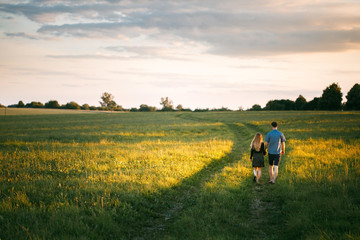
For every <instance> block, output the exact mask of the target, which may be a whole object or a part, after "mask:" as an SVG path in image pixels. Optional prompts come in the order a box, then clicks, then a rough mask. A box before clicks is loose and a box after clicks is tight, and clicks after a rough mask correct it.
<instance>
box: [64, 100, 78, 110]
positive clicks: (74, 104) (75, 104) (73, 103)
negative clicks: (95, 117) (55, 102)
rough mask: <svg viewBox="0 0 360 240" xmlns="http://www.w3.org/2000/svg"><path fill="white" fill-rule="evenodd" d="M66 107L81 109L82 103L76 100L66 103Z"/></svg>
mask: <svg viewBox="0 0 360 240" xmlns="http://www.w3.org/2000/svg"><path fill="white" fill-rule="evenodd" d="M65 108H66V109H81V107H80V105H79V104H77V103H76V102H73V101H72V102H69V103H67V104H66V105H65Z"/></svg>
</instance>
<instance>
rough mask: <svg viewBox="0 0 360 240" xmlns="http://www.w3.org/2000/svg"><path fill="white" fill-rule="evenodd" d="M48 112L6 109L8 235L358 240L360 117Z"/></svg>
mask: <svg viewBox="0 0 360 240" xmlns="http://www.w3.org/2000/svg"><path fill="white" fill-rule="evenodd" d="M41 113H42V115H39V114H36V115H24V114H21V112H19V113H17V114H14V115H7V116H6V118H4V117H3V116H0V130H1V135H0V164H1V169H0V176H1V177H0V181H1V185H0V239H26V238H28V239H289V238H293V239H358V238H360V211H359V206H360V200H359V199H360V194H359V191H358V189H360V188H359V183H360V181H359V180H360V177H359V176H360V157H359V156H360V152H359V149H360V148H359V147H360V141H359V135H360V129H359V126H360V113H359V112H209V113H112V114H106V113H93V114H64V113H63V114H56V115H49V114H46V111H42V112H41ZM274 120H276V121H278V122H279V125H280V126H279V129H280V130H281V131H283V132H284V134H285V135H286V137H287V140H288V141H287V151H286V155H285V156H284V157H283V159H282V161H281V164H280V169H279V178H278V181H277V184H275V185H269V184H268V183H267V180H268V173H267V164H266V167H265V168H264V169H263V176H262V179H261V182H260V184H258V185H257V184H254V183H253V182H252V177H251V176H252V169H251V162H250V161H249V144H250V141H251V139H252V138H253V136H254V135H255V133H256V132H257V131H259V132H261V133H262V134H263V135H264V136H265V134H266V133H267V132H268V131H270V130H271V129H270V127H269V124H270V122H271V121H274Z"/></svg>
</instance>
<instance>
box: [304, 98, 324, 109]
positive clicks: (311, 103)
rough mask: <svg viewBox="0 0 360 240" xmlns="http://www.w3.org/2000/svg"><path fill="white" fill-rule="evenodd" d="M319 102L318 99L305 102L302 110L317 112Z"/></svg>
mask: <svg viewBox="0 0 360 240" xmlns="http://www.w3.org/2000/svg"><path fill="white" fill-rule="evenodd" d="M319 101H320V98H318V97H315V98H314V99H313V100H311V101H309V102H307V103H306V104H305V105H304V108H303V109H304V110H319Z"/></svg>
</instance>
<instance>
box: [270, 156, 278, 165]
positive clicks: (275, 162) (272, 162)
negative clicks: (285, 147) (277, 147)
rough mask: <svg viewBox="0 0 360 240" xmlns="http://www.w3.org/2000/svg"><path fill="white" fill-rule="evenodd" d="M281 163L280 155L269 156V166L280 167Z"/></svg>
mask: <svg viewBox="0 0 360 240" xmlns="http://www.w3.org/2000/svg"><path fill="white" fill-rule="evenodd" d="M279 162H280V154H269V165H270V166H273V165H275V166H278V165H279Z"/></svg>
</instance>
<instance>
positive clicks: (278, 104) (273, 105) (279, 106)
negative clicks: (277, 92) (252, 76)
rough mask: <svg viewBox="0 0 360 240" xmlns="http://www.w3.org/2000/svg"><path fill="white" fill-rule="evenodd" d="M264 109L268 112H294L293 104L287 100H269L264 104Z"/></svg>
mask: <svg viewBox="0 0 360 240" xmlns="http://www.w3.org/2000/svg"><path fill="white" fill-rule="evenodd" d="M265 109H266V110H270V111H273V110H275V111H281V110H294V109H295V102H294V101H291V100H289V99H281V100H270V101H269V102H268V103H267V104H266V106H265Z"/></svg>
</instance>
